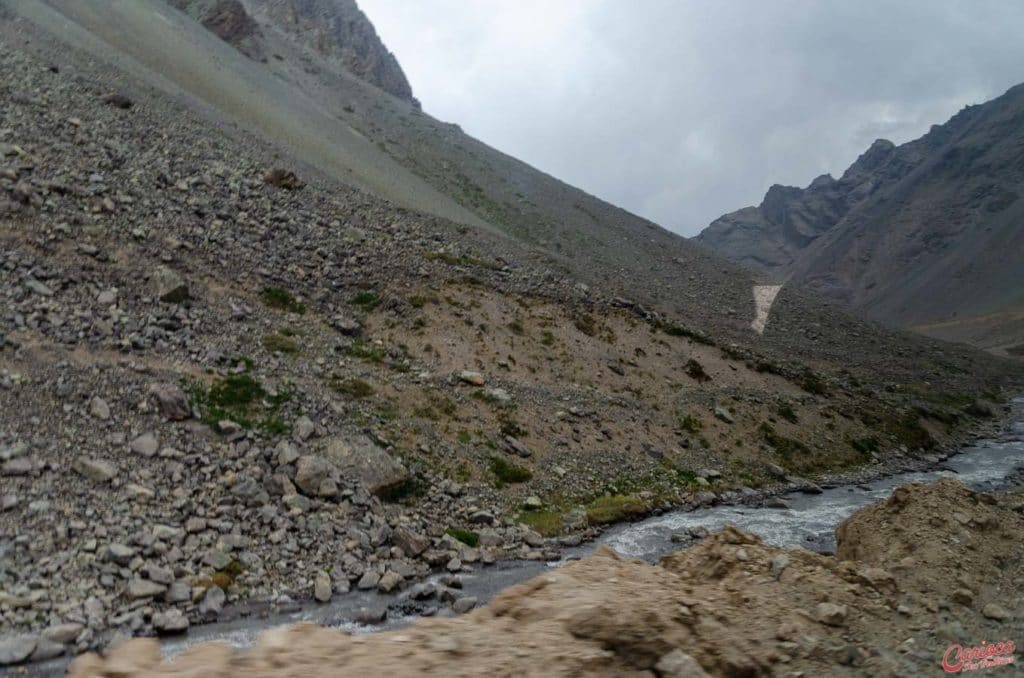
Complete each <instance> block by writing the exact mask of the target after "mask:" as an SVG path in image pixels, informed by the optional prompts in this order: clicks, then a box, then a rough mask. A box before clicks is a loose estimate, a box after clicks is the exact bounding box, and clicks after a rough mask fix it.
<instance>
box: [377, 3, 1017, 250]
mask: <svg viewBox="0 0 1024 678" xmlns="http://www.w3.org/2000/svg"><path fill="white" fill-rule="evenodd" d="M358 1H359V4H360V6H361V7H362V8H363V9H364V10H365V11H366V13H367V15H368V16H369V17H370V19H371V21H373V23H374V24H375V26H376V27H377V30H378V32H379V33H380V35H381V36H382V38H383V39H384V42H385V43H386V44H387V45H388V47H389V48H390V49H391V50H392V51H394V52H395V54H396V55H397V56H398V60H399V62H400V63H401V64H402V67H403V68H404V69H405V72H406V74H407V75H408V77H409V80H410V81H411V83H412V87H413V91H414V93H415V94H416V96H418V97H419V98H420V100H421V101H422V102H423V108H424V110H425V111H427V112H428V113H430V114H432V115H434V116H435V117H438V118H440V119H442V120H445V121H448V122H457V123H459V124H460V125H461V126H462V127H463V129H465V130H466V131H467V132H468V133H469V134H472V135H473V136H475V137H477V138H479V139H481V140H483V141H485V142H487V143H489V144H490V145H492V146H494V147H496V148H498V149H500V150H502V151H505V152H506V153H509V154H511V155H514V156H516V157H518V158H520V159H522V160H525V161H526V162H529V163H530V164H532V165H534V166H535V167H537V168H539V169H541V170H543V171H545V172H548V173H550V174H553V175H555V176H557V177H559V178H560V179H563V180H565V181H568V182H569V183H572V184H575V185H576V186H579V187H581V188H583V189H585V190H587V191H589V192H591V193H594V194H596V195H598V196H600V197H602V198H604V199H606V200H609V201H610V202H613V203H616V204H618V205H621V206H623V207H625V208H627V209H629V210H631V211H633V212H636V213H638V214H641V215H643V216H645V217H648V218H650V219H653V220H654V221H657V222H658V223H660V224H661V225H663V226H665V227H666V228H669V229H672V230H674V231H677V232H679V233H682V234H684V235H694V234H696V233H697V232H698V231H699V230H700V229H701V228H703V227H704V226H705V225H706V224H707V223H708V222H709V221H711V220H713V219H714V218H716V217H717V216H719V215H720V214H722V213H724V212H728V211H732V210H733V209H737V208H739V207H743V206H745V205H750V204H757V203H759V202H760V201H761V197H762V195H763V194H764V192H765V190H767V188H768V187H769V186H770V185H771V184H773V183H784V184H794V185H800V186H804V185H806V184H808V183H809V182H810V181H811V180H812V179H813V178H814V177H815V176H817V175H819V174H822V173H825V172H830V173H832V174H833V176H838V175H840V174H841V173H842V171H843V170H844V169H845V168H846V166H847V165H849V164H850V163H851V162H853V160H854V159H855V158H856V157H857V156H858V155H859V154H860V153H861V152H862V151H864V150H865V149H866V148H867V147H868V146H869V145H870V144H871V142H872V141H873V140H874V139H876V138H878V137H884V138H887V139H891V140H893V141H895V142H896V143H900V142H903V141H908V140H910V139H913V138H915V137H918V136H920V135H921V134H923V133H925V132H926V131H927V130H928V127H929V126H930V125H931V124H933V123H937V122H944V121H945V120H946V119H948V118H949V117H950V116H951V115H952V114H954V113H955V112H956V111H957V110H959V109H960V108H962V107H963V106H964V105H966V104H972V103H980V102H982V101H985V100H986V99H989V98H992V97H993V96H997V95H998V94H1001V93H1002V92H1003V91H1005V90H1006V89H1007V88H1009V87H1011V86H1012V85H1014V84H1016V83H1018V82H1022V81H1024V40H1022V39H1021V30H1022V28H1024V2H1021V1H1020V0H959V1H958V0H891V1H887V2H882V1H881V0H843V1H842V2H838V1H831V0H772V2H762V1H760V0H743V1H740V0H633V1H630V2H627V1H626V0H358Z"/></svg>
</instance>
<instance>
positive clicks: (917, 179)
mask: <svg viewBox="0 0 1024 678" xmlns="http://www.w3.org/2000/svg"><path fill="white" fill-rule="evenodd" d="M1022 186H1024V86H1017V87H1014V88H1012V89H1010V90H1009V91H1008V92H1006V93H1005V94H1004V95H1003V96H1001V97H999V98H997V99H994V100H992V101H990V102H987V103H985V104H982V105H977V106H968V107H966V108H965V109H963V110H962V111H961V112H959V113H958V114H957V115H955V116H954V117H953V118H951V119H950V120H949V121H948V122H946V123H945V124H943V125H936V126H934V127H932V129H931V131H930V132H928V134H926V135H924V136H923V137H921V138H920V139H917V140H915V141H912V142H909V143H907V144H903V145H901V146H898V147H897V146H894V145H893V144H892V143H891V142H888V141H885V140H878V141H876V142H875V143H874V144H873V145H872V146H871V148H870V149H868V151H866V152H865V153H864V154H863V155H862V156H861V157H860V158H858V160H857V161H856V162H855V163H854V164H853V165H851V166H850V168H849V169H848V170H847V171H846V172H845V173H844V174H843V176H842V177H841V178H840V179H838V180H835V179H833V178H832V177H830V176H828V175H825V176H822V177H819V178H817V179H815V180H814V181H813V182H812V183H811V184H810V185H809V186H808V187H807V188H805V189H798V188H793V187H783V186H773V187H772V188H771V189H770V190H769V191H768V193H767V195H766V196H765V199H764V201H763V202H762V203H761V205H759V206H758V207H756V208H754V207H748V208H745V209H743V210H739V211H737V212H733V213H731V214H727V215H725V216H723V217H720V218H719V219H718V220H716V221H715V222H713V223H712V224H711V225H710V226H708V227H707V228H706V229H705V230H704V231H703V232H702V233H701V234H700V235H699V236H698V237H697V238H696V240H697V241H698V242H700V243H701V244H703V245H705V246H707V247H709V248H710V249H712V250H714V251H715V252H717V253H719V254H721V255H722V256H725V257H727V258H729V259H732V260H733V261H736V262H738V263H740V264H743V265H744V266H746V267H748V268H750V269H751V270H754V271H757V272H759V273H763V274H765V275H766V276H768V277H770V278H773V279H776V280H789V281H790V282H791V283H795V284H798V285H802V286H804V287H806V288H809V289H812V290H815V291H817V292H819V293H821V294H823V295H824V296H825V297H827V298H831V299H833V300H835V301H838V302H841V303H843V304H846V305H849V306H851V307H853V308H854V309H857V310H858V311H861V312H863V313H865V314H867V315H868V316H869V317H872V318H875V319H878V320H881V321H883V322H886V323H888V324H891V325H900V326H913V327H917V328H919V329H922V330H924V331H928V332H931V333H933V334H935V335H936V336H940V337H945V338H951V339H966V340H973V341H975V342H976V343H979V344H981V345H983V346H985V347H987V348H997V349H1000V348H1012V347H1013V346H1014V345H1015V343H1016V342H1019V341H1021V340H1022V339H1024V334H1022V333H1021V316H1022V313H1024V277H1022V276H1021V275H1020V271H1021V270H1022V268H1024V230H1022V229H1021V228H1020V223H1021V220H1022V218H1024V211H1022V210H1024V207H1022V203H1021V201H1020V200H1019V197H1020V193H1021V191H1022ZM1000 326H1001V327H1002V328H1003V330H1004V331H1002V332H1000V331H998V328H999V327H1000ZM972 327H973V329H972Z"/></svg>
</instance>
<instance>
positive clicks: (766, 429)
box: [760, 421, 811, 461]
mask: <svg viewBox="0 0 1024 678" xmlns="http://www.w3.org/2000/svg"><path fill="white" fill-rule="evenodd" d="M760 431H761V435H763V436H764V440H765V442H766V443H768V444H769V445H771V446H772V447H773V448H774V449H775V451H776V452H778V454H779V456H780V457H782V458H783V459H784V460H787V461H788V460H790V459H792V458H794V457H798V456H805V455H810V454H811V450H810V448H809V447H807V446H806V445H804V444H803V443H802V442H800V441H799V440H794V439H793V438H787V437H786V436H784V435H780V434H779V433H778V432H777V431H776V430H775V427H774V426H772V425H771V424H769V423H768V422H766V421H763V422H761V426H760Z"/></svg>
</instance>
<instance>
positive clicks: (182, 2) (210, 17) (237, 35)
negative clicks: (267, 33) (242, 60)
mask: <svg viewBox="0 0 1024 678" xmlns="http://www.w3.org/2000/svg"><path fill="white" fill-rule="evenodd" d="M167 1H168V2H169V3H170V4H171V5H173V6H174V7H176V8H178V9H180V10H182V11H184V12H186V13H188V14H190V15H191V16H193V17H194V18H196V19H198V20H199V22H200V23H202V24H203V26H205V27H206V28H207V29H208V30H209V31H210V32H212V33H214V34H215V35H216V36H217V37H219V38H220V39H221V40H223V41H224V42H227V43H229V44H230V45H232V46H234V47H235V49H237V50H238V51H239V52H241V53H242V54H244V55H246V56H247V57H249V58H250V59H255V60H257V61H259V60H262V59H264V58H265V54H264V48H263V43H262V41H261V38H262V37H263V36H262V34H261V33H260V29H259V26H258V25H257V23H256V22H255V21H254V20H253V18H252V17H251V16H249V13H248V12H247V11H246V9H245V6H244V5H243V4H242V3H241V1H240V0H167Z"/></svg>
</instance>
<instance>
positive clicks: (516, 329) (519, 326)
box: [508, 318, 526, 337]
mask: <svg viewBox="0 0 1024 678" xmlns="http://www.w3.org/2000/svg"><path fill="white" fill-rule="evenodd" d="M508 328H509V329H510V330H512V333H513V334H516V335H518V336H520V337H521V336H523V335H524V334H526V328H524V327H523V323H522V322H520V320H519V318H516V319H515V320H513V321H512V322H510V323H509V324H508Z"/></svg>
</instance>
